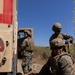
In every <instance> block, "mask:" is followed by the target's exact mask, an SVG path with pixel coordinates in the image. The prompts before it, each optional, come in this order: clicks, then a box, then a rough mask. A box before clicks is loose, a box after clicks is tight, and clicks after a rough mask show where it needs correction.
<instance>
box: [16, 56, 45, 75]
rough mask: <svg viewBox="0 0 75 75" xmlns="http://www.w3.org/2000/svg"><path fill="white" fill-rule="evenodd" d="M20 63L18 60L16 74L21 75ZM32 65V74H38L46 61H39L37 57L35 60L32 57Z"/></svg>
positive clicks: (39, 58)
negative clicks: (19, 74)
mask: <svg viewBox="0 0 75 75" xmlns="http://www.w3.org/2000/svg"><path fill="white" fill-rule="evenodd" d="M21 63H22V60H21V59H18V60H17V72H18V73H22V74H23V71H22V67H21ZM32 63H33V64H32V69H33V71H34V73H38V72H39V71H40V70H41V68H42V66H43V65H44V64H45V63H46V59H41V57H37V58H36V57H34V58H33V61H32Z"/></svg>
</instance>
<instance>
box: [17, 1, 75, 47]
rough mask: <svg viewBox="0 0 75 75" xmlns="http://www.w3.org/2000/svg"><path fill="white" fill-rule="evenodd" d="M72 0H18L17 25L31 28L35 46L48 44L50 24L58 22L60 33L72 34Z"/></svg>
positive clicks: (50, 31) (50, 33) (50, 30)
mask: <svg viewBox="0 0 75 75" xmlns="http://www.w3.org/2000/svg"><path fill="white" fill-rule="evenodd" d="M73 2H74V1H73V0H18V27H19V28H33V30H34V38H33V39H34V42H35V45H37V46H49V38H50V36H51V35H52V34H53V33H54V32H53V31H52V26H53V24H54V23H56V22H59V23H61V25H62V31H61V33H65V34H68V35H71V36H74V35H75V34H74V27H75V26H74V25H73V23H72V22H73V16H74V14H73V10H74V3H73Z"/></svg>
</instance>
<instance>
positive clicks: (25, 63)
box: [21, 31, 34, 74]
mask: <svg viewBox="0 0 75 75" xmlns="http://www.w3.org/2000/svg"><path fill="white" fill-rule="evenodd" d="M25 33H26V34H27V35H28V37H27V38H25V39H24V41H23V43H22V47H21V48H22V50H23V52H22V53H23V59H22V69H23V72H24V74H26V73H28V72H29V71H31V70H32V67H31V66H32V56H33V50H34V41H33V39H32V38H31V33H30V31H25Z"/></svg>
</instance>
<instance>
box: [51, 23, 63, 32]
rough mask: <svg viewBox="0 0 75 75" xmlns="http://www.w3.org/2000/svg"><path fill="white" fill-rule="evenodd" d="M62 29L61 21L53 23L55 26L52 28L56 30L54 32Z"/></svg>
mask: <svg viewBox="0 0 75 75" xmlns="http://www.w3.org/2000/svg"><path fill="white" fill-rule="evenodd" d="M61 29H62V26H61V24H60V23H58V22H57V23H55V24H54V25H53V27H52V30H53V31H54V32H57V31H59V32H60V31H61Z"/></svg>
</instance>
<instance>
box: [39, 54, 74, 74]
mask: <svg viewBox="0 0 75 75" xmlns="http://www.w3.org/2000/svg"><path fill="white" fill-rule="evenodd" d="M72 65H73V60H72V59H71V57H70V55H68V54H67V53H62V54H61V55H57V56H55V57H52V56H51V57H50V58H49V60H48V61H47V63H46V64H45V65H44V66H43V67H42V69H41V71H40V72H39V75H74V70H73V67H72Z"/></svg>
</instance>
